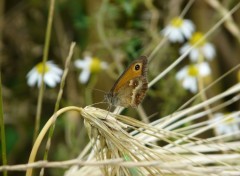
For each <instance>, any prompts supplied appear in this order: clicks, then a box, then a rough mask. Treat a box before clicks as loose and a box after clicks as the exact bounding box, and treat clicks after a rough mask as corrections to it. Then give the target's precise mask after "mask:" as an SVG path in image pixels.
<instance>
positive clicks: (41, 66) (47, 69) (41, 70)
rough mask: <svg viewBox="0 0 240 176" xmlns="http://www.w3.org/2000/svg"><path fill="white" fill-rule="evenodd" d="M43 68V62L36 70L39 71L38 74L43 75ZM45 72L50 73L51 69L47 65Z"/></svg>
mask: <svg viewBox="0 0 240 176" xmlns="http://www.w3.org/2000/svg"><path fill="white" fill-rule="evenodd" d="M43 66H44V65H43V63H42V62H40V63H39V64H37V65H36V69H37V72H38V73H43V69H44V68H43ZM44 71H45V73H46V72H48V71H49V67H48V66H47V64H45V70H44Z"/></svg>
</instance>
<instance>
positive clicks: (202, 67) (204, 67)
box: [176, 62, 211, 93]
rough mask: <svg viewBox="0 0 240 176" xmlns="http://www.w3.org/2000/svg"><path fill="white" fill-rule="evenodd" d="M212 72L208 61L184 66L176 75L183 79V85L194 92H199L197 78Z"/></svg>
mask: <svg viewBox="0 0 240 176" xmlns="http://www.w3.org/2000/svg"><path fill="white" fill-rule="evenodd" d="M210 73H211V69H210V67H209V65H208V63H207V62H202V63H199V64H191V65H188V66H185V67H183V68H182V69H181V70H180V71H179V72H178V73H177V75H176V78H177V79H178V80H180V81H182V86H183V87H184V88H185V89H187V90H190V91H191V92H192V93H196V92H197V90H198V89H197V85H198V84H197V78H198V77H205V76H207V75H209V74H210Z"/></svg>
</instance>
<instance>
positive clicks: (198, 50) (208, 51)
mask: <svg viewBox="0 0 240 176" xmlns="http://www.w3.org/2000/svg"><path fill="white" fill-rule="evenodd" d="M203 37H204V35H203V34H202V33H200V32H195V33H193V35H192V37H191V38H190V39H189V42H188V43H186V44H184V45H183V46H182V47H181V48H180V53H181V54H183V53H185V52H186V51H187V50H188V49H189V48H190V47H192V46H194V45H195V44H196V43H197V42H198V41H199V40H200V39H202V38H203ZM215 55H216V51H215V48H214V46H213V45H212V44H211V43H208V42H207V41H206V40H205V39H203V40H202V41H201V42H200V43H199V44H197V45H196V46H195V47H194V48H193V49H192V50H191V51H190V52H189V57H190V59H191V61H193V62H196V61H198V60H199V58H202V57H204V58H205V59H207V60H212V59H213V58H214V57H215Z"/></svg>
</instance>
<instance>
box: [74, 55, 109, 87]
mask: <svg viewBox="0 0 240 176" xmlns="http://www.w3.org/2000/svg"><path fill="white" fill-rule="evenodd" d="M74 65H75V66H76V67H77V68H80V69H82V72H81V74H80V75H79V81H80V82H81V83H83V84H85V83H86V82H87V81H88V80H89V78H90V75H91V73H98V72H100V71H101V70H104V69H107V67H108V65H107V63H106V62H102V61H100V59H99V58H96V57H90V56H86V57H84V60H80V59H78V60H76V61H75V62H74Z"/></svg>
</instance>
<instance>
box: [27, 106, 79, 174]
mask: <svg viewBox="0 0 240 176" xmlns="http://www.w3.org/2000/svg"><path fill="white" fill-rule="evenodd" d="M67 111H77V112H81V111H82V108H79V107H75V106H68V107H65V108H62V109H60V110H58V111H57V112H56V113H55V114H53V115H52V117H50V118H49V120H48V121H47V122H46V124H45V125H44V127H43V128H42V130H41V132H40V133H39V135H38V136H37V138H36V141H35V142H34V145H33V148H32V151H31V154H30V156H29V159H28V163H32V162H34V160H35V158H36V155H37V151H38V149H39V146H40V144H41V142H42V140H43V138H44V136H45V135H46V133H47V131H48V130H49V128H50V127H51V126H52V124H53V123H55V121H56V118H58V117H59V116H60V115H61V114H62V113H64V112H67ZM32 171H33V169H32V168H30V169H27V172H26V176H31V175H32Z"/></svg>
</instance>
